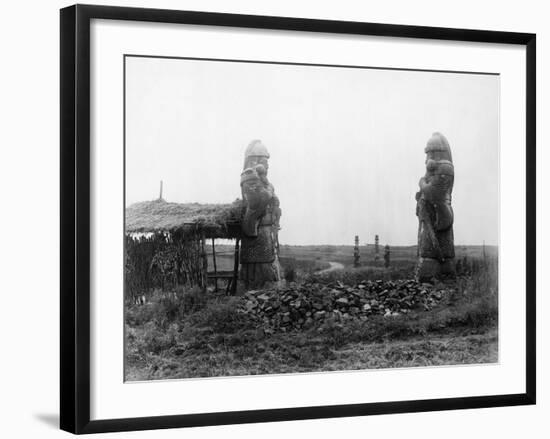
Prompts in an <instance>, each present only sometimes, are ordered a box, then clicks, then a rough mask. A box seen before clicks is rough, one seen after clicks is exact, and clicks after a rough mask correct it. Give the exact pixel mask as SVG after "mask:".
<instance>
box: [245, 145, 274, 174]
mask: <svg viewBox="0 0 550 439" xmlns="http://www.w3.org/2000/svg"><path fill="white" fill-rule="evenodd" d="M268 159H269V152H268V151H267V148H266V147H265V145H264V144H263V143H262V141H261V140H253V141H252V142H250V144H249V145H248V147H247V148H246V151H245V152H244V167H243V169H248V168H254V167H255V166H257V165H262V166H263V167H264V170H261V169H260V172H264V174H267V170H268V168H269V163H268Z"/></svg>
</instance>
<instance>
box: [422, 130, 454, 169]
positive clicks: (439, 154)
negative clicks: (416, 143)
mask: <svg viewBox="0 0 550 439" xmlns="http://www.w3.org/2000/svg"><path fill="white" fill-rule="evenodd" d="M424 152H425V153H426V162H427V161H428V160H435V161H436V162H438V161H440V160H447V161H449V162H451V163H452V162H453V157H452V155H451V147H450V146H449V142H448V141H447V139H446V138H445V136H444V135H443V134H441V133H433V134H432V137H430V139H429V140H428V143H427V144H426V148H424Z"/></svg>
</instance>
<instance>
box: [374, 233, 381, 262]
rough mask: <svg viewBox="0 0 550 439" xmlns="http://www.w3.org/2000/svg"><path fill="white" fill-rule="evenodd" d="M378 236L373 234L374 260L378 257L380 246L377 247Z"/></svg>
mask: <svg viewBox="0 0 550 439" xmlns="http://www.w3.org/2000/svg"><path fill="white" fill-rule="evenodd" d="M378 244H379V237H378V235H374V260H375V261H378V259H380V247H379V245H378Z"/></svg>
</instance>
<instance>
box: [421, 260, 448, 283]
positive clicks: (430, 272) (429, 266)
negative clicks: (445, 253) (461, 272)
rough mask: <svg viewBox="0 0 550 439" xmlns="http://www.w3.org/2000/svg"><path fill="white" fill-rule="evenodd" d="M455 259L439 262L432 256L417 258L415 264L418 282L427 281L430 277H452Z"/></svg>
mask: <svg viewBox="0 0 550 439" xmlns="http://www.w3.org/2000/svg"><path fill="white" fill-rule="evenodd" d="M455 275H456V271H455V260H454V258H452V259H447V260H445V262H443V263H441V262H439V261H438V260H437V259H432V258H418V265H417V266H416V279H417V280H418V281H419V282H424V281H429V280H431V279H432V278H434V277H435V278H436V279H440V278H444V277H454V276H455Z"/></svg>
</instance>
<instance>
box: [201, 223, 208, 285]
mask: <svg viewBox="0 0 550 439" xmlns="http://www.w3.org/2000/svg"><path fill="white" fill-rule="evenodd" d="M205 241H206V238H205V237H204V232H201V256H202V288H203V290H204V291H206V285H207V282H208V255H207V253H206V248H205Z"/></svg>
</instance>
